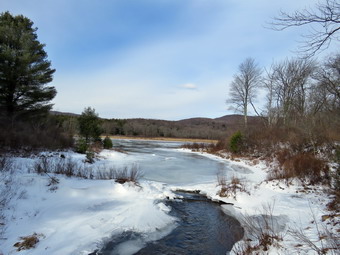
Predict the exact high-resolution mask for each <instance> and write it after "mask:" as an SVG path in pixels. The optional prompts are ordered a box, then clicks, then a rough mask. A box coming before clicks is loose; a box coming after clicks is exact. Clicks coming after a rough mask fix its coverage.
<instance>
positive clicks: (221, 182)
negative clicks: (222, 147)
mask: <svg viewBox="0 0 340 255" xmlns="http://www.w3.org/2000/svg"><path fill="white" fill-rule="evenodd" d="M182 150H183V151H186V152H187V153H195V154H197V153H199V154H201V155H205V156H206V157H210V158H213V159H215V160H220V161H221V162H230V164H231V165H230V167H231V169H232V171H231V172H230V173H228V174H227V175H224V176H217V180H216V184H202V185H193V186H191V187H186V189H187V190H200V191H201V193H202V194H205V195H207V196H208V197H210V198H211V199H213V200H222V201H224V202H227V203H233V204H234V206H230V205H222V207H224V209H225V212H226V213H227V214H229V215H232V216H234V217H235V218H237V219H238V220H240V221H241V223H242V225H243V227H244V228H245V232H246V235H245V237H244V239H243V240H242V241H240V242H238V243H236V244H235V246H234V247H233V250H232V252H231V253H230V254H233V255H237V254H338V252H339V249H340V248H339V247H340V246H339V244H340V234H339V233H340V226H339V222H340V214H339V213H336V212H334V211H329V210H328V208H327V204H328V203H329V202H330V201H331V196H330V195H329V193H328V190H329V188H328V187H327V186H324V185H314V186H308V185H305V184H303V183H301V182H300V181H299V180H297V179H291V180H288V181H285V180H273V179H270V173H271V171H273V170H274V169H275V167H276V163H275V162H268V161H265V160H259V159H248V158H241V157H238V158H233V157H232V156H231V155H229V154H227V153H219V154H218V155H216V154H208V153H205V152H197V151H195V152H192V151H190V150H187V149H182ZM333 170H334V169H333ZM182 188H183V187H182Z"/></svg>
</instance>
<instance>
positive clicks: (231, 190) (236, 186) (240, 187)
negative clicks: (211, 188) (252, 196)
mask: <svg viewBox="0 0 340 255" xmlns="http://www.w3.org/2000/svg"><path fill="white" fill-rule="evenodd" d="M217 182H218V186H221V189H220V191H219V192H218V193H217V194H218V195H219V196H220V197H233V198H234V199H235V200H236V194H237V193H238V192H245V193H247V194H249V192H248V191H247V189H246V185H245V184H244V182H241V180H240V179H239V178H237V177H235V176H233V177H232V178H231V180H230V181H229V182H227V180H226V177H225V175H224V174H223V171H222V170H219V171H218V173H217Z"/></svg>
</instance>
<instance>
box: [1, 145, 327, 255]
mask: <svg viewBox="0 0 340 255" xmlns="http://www.w3.org/2000/svg"><path fill="white" fill-rule="evenodd" d="M182 153H193V152H189V151H187V150H183V151H182ZM63 154H65V155H66V156H67V157H72V158H74V159H76V160H78V161H79V162H82V161H83V160H84V156H83V155H79V154H76V153H72V152H68V153H65V152H64V153H63ZM59 155H60V153H59V154H54V157H59ZM203 155H204V156H206V157H210V158H212V159H214V160H218V161H221V162H225V163H227V164H229V166H230V167H231V168H232V169H233V170H232V171H231V172H229V176H227V178H231V177H232V176H235V177H238V178H240V179H241V180H242V182H244V183H245V186H246V188H247V190H248V191H249V192H250V194H251V195H249V194H247V193H238V194H237V196H236V199H233V198H221V197H219V196H218V195H217V193H218V191H219V189H220V187H219V186H217V181H216V176H215V177H214V181H211V182H204V183H195V184H190V185H183V184H181V185H180V186H176V185H173V184H171V185H165V184H164V183H159V182H151V181H146V180H144V181H143V180H141V182H140V186H134V185H131V184H127V183H126V184H123V185H122V184H118V183H115V182H114V181H112V180H84V179H80V178H76V177H72V178H68V177H65V176H61V175H58V176H57V178H58V179H59V184H57V185H50V186H48V185H49V183H50V178H49V177H48V176H46V175H38V174H36V173H33V172H32V169H33V164H34V162H35V161H36V160H37V158H35V159H34V158H16V159H15V174H14V175H15V178H14V179H15V182H13V183H14V184H13V185H15V187H16V188H15V189H16V190H15V191H16V192H15V195H14V196H13V199H12V200H11V201H10V203H9V204H8V206H7V207H6V210H5V211H4V216H5V218H6V225H5V232H4V234H3V239H2V240H0V254H1V252H2V253H3V254H4V255H9V254H51V255H53V254H56V255H57V254H89V253H91V252H93V251H94V250H96V249H97V248H98V247H100V246H101V244H102V243H103V242H104V241H105V240H107V239H108V238H109V237H110V236H111V235H112V234H119V233H122V232H123V231H126V230H133V231H136V232H139V233H142V234H144V235H145V236H148V237H149V240H157V239H158V238H161V237H162V235H165V234H166V233H168V232H169V231H171V229H172V228H173V227H175V226H176V224H175V222H176V219H175V218H173V217H171V216H170V215H169V214H168V212H169V210H170V208H168V207H167V206H165V204H164V203H163V202H162V199H165V198H167V197H170V198H171V197H173V193H172V191H171V190H174V189H176V188H181V189H187V190H201V191H202V193H204V194H206V195H207V196H209V197H211V198H212V199H218V200H224V201H226V202H231V203H234V206H233V207H232V206H227V205H224V209H225V211H226V213H229V214H233V215H235V216H236V218H239V219H241V218H242V217H244V215H250V216H252V215H261V214H263V213H264V211H263V210H267V209H268V205H270V206H269V207H270V208H273V212H272V215H273V216H274V217H275V219H276V220H275V222H276V223H278V225H279V226H280V228H279V230H280V231H281V233H282V237H283V241H282V242H281V243H280V247H278V248H275V249H273V250H271V252H270V254H297V253H298V252H300V254H307V253H310V254H316V252H315V251H312V250H310V248H308V247H307V246H306V245H305V244H304V243H301V242H300V241H299V240H296V238H293V237H292V236H291V235H290V234H289V231H292V230H303V231H304V232H305V234H306V236H307V237H308V238H310V239H311V240H312V241H313V243H314V244H315V245H317V246H318V247H322V245H323V243H322V241H321V242H320V240H319V232H320V229H323V228H326V227H327V228H328V229H330V227H331V225H326V222H321V216H322V215H325V214H327V213H328V212H326V211H325V205H326V203H327V202H328V200H327V199H324V196H323V195H322V190H321V188H320V190H314V191H313V192H311V191H306V190H303V189H302V188H301V187H300V186H299V185H290V186H287V185H285V184H284V183H283V182H277V181H271V182H267V181H265V180H266V176H267V173H266V171H267V169H268V167H267V166H266V165H265V164H264V163H263V162H250V161H246V160H243V161H239V162H235V161H230V160H227V159H222V158H220V157H216V156H213V155H209V154H203ZM100 156H101V158H102V159H101V160H99V161H98V162H96V163H95V165H96V164H97V165H103V164H110V162H112V161H114V162H116V163H117V162H118V163H120V164H121V165H124V162H132V161H133V159H130V158H129V155H127V154H124V153H120V152H116V151H106V150H104V151H103V152H102V153H101V155H100ZM81 164H83V163H81ZM214 174H215V173H214ZM264 208H267V209H264ZM316 223H317V224H316ZM34 233H36V234H38V236H39V239H40V241H39V243H38V244H37V245H36V247H35V248H34V249H31V250H22V251H20V252H17V250H16V248H15V247H13V245H14V244H15V243H16V242H19V241H20V237H23V236H29V235H32V234H34ZM146 240H147V238H146ZM324 242H325V241H324ZM138 245H139V246H143V244H138ZM138 245H136V244H131V245H125V246H124V247H117V249H120V251H121V253H122V254H129V253H130V254H132V253H133V252H134V251H136V250H138V248H140V247H139V246H138Z"/></svg>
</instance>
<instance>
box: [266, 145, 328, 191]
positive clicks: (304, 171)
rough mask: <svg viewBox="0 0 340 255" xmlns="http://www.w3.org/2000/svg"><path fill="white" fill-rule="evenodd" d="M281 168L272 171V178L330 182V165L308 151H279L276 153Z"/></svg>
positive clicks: (315, 182)
mask: <svg viewBox="0 0 340 255" xmlns="http://www.w3.org/2000/svg"><path fill="white" fill-rule="evenodd" d="M276 158H277V161H278V163H279V165H280V169H278V170H276V171H273V172H271V173H270V178H271V179H282V178H284V179H289V178H299V179H300V180H301V181H303V182H306V181H308V182H309V184H312V185H314V184H318V183H321V182H323V183H325V184H330V174H329V167H328V165H327V164H326V162H325V161H324V160H321V159H319V158H316V157H315V155H314V154H312V153H309V152H306V153H303V152H298V153H293V152H292V151H289V150H288V149H285V150H282V151H279V152H278V153H277V155H276Z"/></svg>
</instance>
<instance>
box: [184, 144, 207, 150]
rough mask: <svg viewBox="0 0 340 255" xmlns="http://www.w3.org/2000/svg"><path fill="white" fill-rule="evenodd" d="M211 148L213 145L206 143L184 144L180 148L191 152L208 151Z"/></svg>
mask: <svg viewBox="0 0 340 255" xmlns="http://www.w3.org/2000/svg"><path fill="white" fill-rule="evenodd" d="M212 147H213V145H212V144H208V143H186V144H183V145H182V146H181V148H185V149H190V150H193V151H199V150H208V149H210V148H212Z"/></svg>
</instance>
